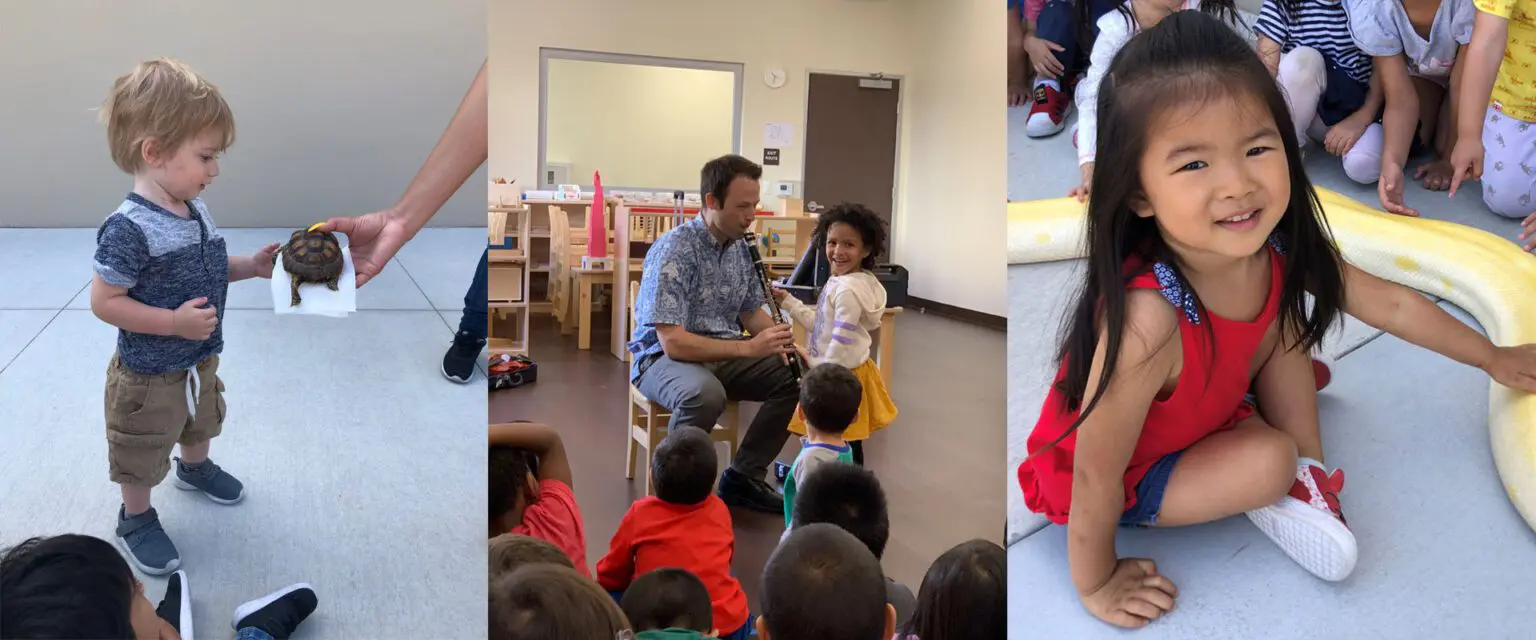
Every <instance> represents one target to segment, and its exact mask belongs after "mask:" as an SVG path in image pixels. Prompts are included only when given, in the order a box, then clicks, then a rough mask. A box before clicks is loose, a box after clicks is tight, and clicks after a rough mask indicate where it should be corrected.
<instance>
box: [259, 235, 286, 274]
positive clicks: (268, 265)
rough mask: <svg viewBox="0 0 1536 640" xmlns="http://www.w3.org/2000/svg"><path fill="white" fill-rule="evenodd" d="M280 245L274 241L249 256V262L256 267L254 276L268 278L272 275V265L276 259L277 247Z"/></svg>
mask: <svg viewBox="0 0 1536 640" xmlns="http://www.w3.org/2000/svg"><path fill="white" fill-rule="evenodd" d="M280 246H282V245H279V244H278V243H276V242H274V243H272V244H269V245H267V246H265V247H262V248H261V249H260V250H259V251H257V252H256V253H255V254H254V255H252V256H251V262H252V264H253V266H255V267H256V277H258V278H268V279H270V278H271V277H272V265H273V264H274V263H275V262H276V261H277V248H278V247H280Z"/></svg>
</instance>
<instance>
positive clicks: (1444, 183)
mask: <svg viewBox="0 0 1536 640" xmlns="http://www.w3.org/2000/svg"><path fill="white" fill-rule="evenodd" d="M1454 171H1455V170H1454V169H1452V168H1451V161H1450V160H1448V159H1446V158H1439V159H1436V160H1435V161H1434V162H1431V163H1429V164H1421V165H1419V168H1418V169H1416V170H1414V172H1413V179H1414V180H1420V181H1422V182H1423V183H1424V188H1425V189H1429V190H1430V191H1445V189H1446V188H1447V187H1449V186H1451V175H1452V173H1453V172H1454Z"/></svg>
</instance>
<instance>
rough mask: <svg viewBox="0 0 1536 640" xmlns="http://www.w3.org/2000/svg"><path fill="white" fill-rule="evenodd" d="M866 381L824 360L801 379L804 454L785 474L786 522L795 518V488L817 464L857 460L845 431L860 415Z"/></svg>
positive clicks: (846, 369)
mask: <svg viewBox="0 0 1536 640" xmlns="http://www.w3.org/2000/svg"><path fill="white" fill-rule="evenodd" d="M863 400H864V385H863V384H861V383H860V382H859V379H858V378H857V377H855V376H854V375H853V372H852V371H850V370H848V368H847V367H843V366H841V365H838V364H835V363H830V362H829V363H823V364H818V365H816V366H814V367H811V370H810V371H809V372H807V373H806V374H805V378H804V379H803V380H801V381H800V406H799V407H797V408H796V409H795V411H797V412H798V413H799V416H800V419H801V420H802V421H804V422H805V437H803V438H801V447H800V454H799V455H797V456H795V463H794V464H793V465H790V467H789V476H788V477H786V478H784V526H785V528H786V533H785V535H789V534H788V533H787V529H788V527H789V526H790V525H791V524H792V523H793V521H794V513H795V512H794V509H795V492H796V491H797V487H800V486H803V485H804V484H805V481H806V478H808V477H810V474H811V472H813V471H815V470H816V468H817V467H819V466H821V465H824V464H828V463H834V462H843V463H848V464H853V449H852V448H851V447H849V446H848V441H846V440H844V439H843V432H845V431H847V430H848V425H850V424H853V419H854V418H855V417H857V416H858V415H859V403H860V402H862V401H863Z"/></svg>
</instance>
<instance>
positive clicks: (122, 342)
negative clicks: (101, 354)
mask: <svg viewBox="0 0 1536 640" xmlns="http://www.w3.org/2000/svg"><path fill="white" fill-rule="evenodd" d="M187 204H188V207H189V208H190V209H191V210H192V217H191V218H190V219H188V218H183V217H181V216H178V215H176V214H174V213H171V212H170V211H166V210H165V209H164V208H163V207H161V206H159V205H157V204H155V203H153V202H150V201H149V200H147V199H145V198H144V197H142V196H140V195H138V194H136V193H130V194H128V199H127V200H124V201H123V203H122V204H121V205H118V207H117V211H114V212H113V213H112V215H110V216H107V219H106V221H105V222H102V223H101V228H100V229H98V230H97V231H96V264H95V268H96V275H98V276H101V279H102V281H103V282H106V283H107V284H110V285H112V286H115V287H122V288H124V289H127V290H128V297H129V298H132V299H134V300H137V301H138V302H140V303H143V304H146V305H148V306H151V307H159V308H161V309H175V308H177V307H180V306H181V305H182V303H184V302H186V301H188V300H191V299H193V298H208V304H211V305H213V308H214V309H216V310H217V312H218V324H217V325H215V326H214V329H213V335H211V336H208V339H207V340H188V339H186V338H182V337H180V336H157V335H150V334H147V333H133V332H131V331H125V330H121V329H119V330H118V332H117V352H118V356H119V358H121V360H122V362H123V366H125V367H127V368H128V370H129V371H133V372H135V373H140V374H144V375H158V374H162V373H170V372H173V371H182V370H185V369H190V368H192V367H194V366H196V365H197V363H198V362H201V361H202V359H203V358H206V357H208V356H211V355H214V354H217V353H219V352H221V351H223V350H224V296H225V294H226V293H228V291H229V249H228V247H227V246H225V243H224V238H223V236H220V235H219V229H218V227H216V226H214V224H213V218H211V217H209V216H208V207H207V206H205V205H204V204H203V201H202V200H192V201H190V202H188V203H187Z"/></svg>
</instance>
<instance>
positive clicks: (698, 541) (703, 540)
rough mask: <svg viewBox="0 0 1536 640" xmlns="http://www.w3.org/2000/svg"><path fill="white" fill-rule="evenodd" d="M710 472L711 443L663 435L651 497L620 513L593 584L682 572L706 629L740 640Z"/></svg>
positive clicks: (689, 434)
mask: <svg viewBox="0 0 1536 640" xmlns="http://www.w3.org/2000/svg"><path fill="white" fill-rule="evenodd" d="M844 371H847V370H846V369H844ZM718 466H719V461H718V460H717V459H716V457H715V444H714V441H712V440H710V439H709V435H708V434H707V433H705V432H704V430H703V429H673V430H671V431H670V432H668V433H667V437H666V438H665V439H663V440H662V441H661V444H659V445H657V446H656V453H655V455H653V456H652V457H651V483H652V484H653V485H654V486H655V489H656V495H654V496H648V497H645V498H642V499H640V500H637V501H636V502H635V503H634V504H632V505H630V507H629V511H627V512H625V513H624V518H623V519H622V520H620V521H619V530H618V531H617V532H615V533H614V534H613V540H612V542H611V543H610V544H609V547H608V553H607V554H606V555H604V556H603V558H602V559H601V560H599V561H598V562H597V582H598V584H601V585H602V586H603V588H604V589H607V590H608V591H624V590H626V589H632V588H634V587H633V584H634V582H635V580H636V579H637V577H638V576H641V575H643V574H646V573H649V572H651V571H654V570H656V569H660V568H663V567H677V568H681V569H686V570H688V571H689V572H690V573H692V574H693V575H694V576H696V577H697V578H698V579H699V581H700V582H703V583H704V586H705V588H706V589H708V590H709V599H710V602H711V603H713V607H714V617H713V625H712V628H715V629H723V630H725V635H724V637H726V638H736V637H740V638H743V639H744V638H746V634H748V633H750V631H751V630H750V628H749V626H748V624H747V622H748V611H747V595H746V592H744V591H742V589H741V583H740V582H738V581H737V580H736V578H735V577H733V576H732V575H731V561H732V559H733V557H734V555H735V552H736V534H735V532H734V531H732V529H731V512H730V510H729V509H727V508H726V506H725V503H724V502H722V501H721V500H720V498H719V497H718V496H716V495H715V494H714V493H713V492H712V491H711V489H712V488H713V486H714V482H715V475H716V468H717V467H718ZM737 634H741V635H739V636H738V635H737Z"/></svg>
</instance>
